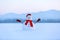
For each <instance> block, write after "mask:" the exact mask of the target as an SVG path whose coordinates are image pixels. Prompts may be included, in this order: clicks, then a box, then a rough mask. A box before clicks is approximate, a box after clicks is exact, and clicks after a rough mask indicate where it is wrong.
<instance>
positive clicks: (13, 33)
mask: <svg viewBox="0 0 60 40" xmlns="http://www.w3.org/2000/svg"><path fill="white" fill-rule="evenodd" d="M0 40H60V23H36V24H35V25H34V29H33V28H32V29H31V28H29V27H27V26H24V24H21V23H0Z"/></svg>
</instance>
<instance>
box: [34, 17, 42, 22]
mask: <svg viewBox="0 0 60 40" xmlns="http://www.w3.org/2000/svg"><path fill="white" fill-rule="evenodd" d="M40 21H41V19H40V18H38V19H37V20H34V21H33V22H34V23H39V22H40Z"/></svg>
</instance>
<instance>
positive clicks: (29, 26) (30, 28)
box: [23, 15, 35, 30]
mask: <svg viewBox="0 0 60 40" xmlns="http://www.w3.org/2000/svg"><path fill="white" fill-rule="evenodd" d="M26 20H32V16H30V15H29V16H28V17H26ZM25 23H26V21H25V22H24V23H23V25H24V27H23V30H34V29H35V25H34V23H33V22H32V24H33V27H31V25H30V23H29V22H28V24H27V25H25Z"/></svg>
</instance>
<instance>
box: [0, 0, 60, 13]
mask: <svg viewBox="0 0 60 40" xmlns="http://www.w3.org/2000/svg"><path fill="white" fill-rule="evenodd" d="M52 9H53V10H60V0H0V14H6V13H10V12H12V13H18V14H22V13H29V12H39V11H47V10H52Z"/></svg>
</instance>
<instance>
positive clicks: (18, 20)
mask: <svg viewBox="0 0 60 40" xmlns="http://www.w3.org/2000/svg"><path fill="white" fill-rule="evenodd" d="M16 21H17V22H19V23H23V22H25V21H22V20H20V19H17V20H16Z"/></svg>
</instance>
